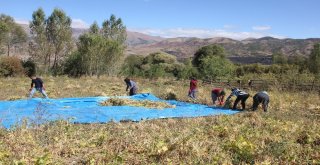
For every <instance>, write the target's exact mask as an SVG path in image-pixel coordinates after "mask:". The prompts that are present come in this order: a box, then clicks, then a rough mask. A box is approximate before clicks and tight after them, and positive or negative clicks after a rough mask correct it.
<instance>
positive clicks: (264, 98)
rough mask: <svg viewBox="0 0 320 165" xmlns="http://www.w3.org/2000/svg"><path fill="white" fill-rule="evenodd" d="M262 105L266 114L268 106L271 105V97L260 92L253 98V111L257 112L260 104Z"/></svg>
mask: <svg viewBox="0 0 320 165" xmlns="http://www.w3.org/2000/svg"><path fill="white" fill-rule="evenodd" d="M260 103H262V107H263V110H264V111H265V112H267V111H268V104H269V96H268V95H267V94H265V93H262V92H259V93H257V94H255V95H254V96H253V105H252V109H253V110H254V111H255V110H257V108H258V106H259V104H260Z"/></svg>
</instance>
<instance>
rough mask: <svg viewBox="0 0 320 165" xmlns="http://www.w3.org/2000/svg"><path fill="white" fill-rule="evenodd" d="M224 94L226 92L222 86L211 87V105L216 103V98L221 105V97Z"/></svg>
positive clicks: (222, 97)
mask: <svg viewBox="0 0 320 165" xmlns="http://www.w3.org/2000/svg"><path fill="white" fill-rule="evenodd" d="M225 95H226V92H225V91H224V89H223V88H213V89H212V91H211V98H212V103H213V105H215V104H216V101H217V100H218V102H219V105H223V103H224V102H223V99H224V96H225Z"/></svg>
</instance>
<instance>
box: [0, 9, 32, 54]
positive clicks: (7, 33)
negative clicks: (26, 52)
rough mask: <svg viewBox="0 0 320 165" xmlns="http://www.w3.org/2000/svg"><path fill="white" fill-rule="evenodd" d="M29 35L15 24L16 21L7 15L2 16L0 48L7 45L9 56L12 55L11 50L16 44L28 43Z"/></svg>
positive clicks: (0, 16) (0, 20)
mask: <svg viewBox="0 0 320 165" xmlns="http://www.w3.org/2000/svg"><path fill="white" fill-rule="evenodd" d="M26 40H27V34H26V32H25V31H24V30H23V29H22V27H21V26H19V25H18V24H17V23H15V22H14V19H13V18H12V17H10V16H7V15H5V14H1V15H0V46H1V45H5V46H6V49H7V55H8V56H9V55H10V48H11V47H12V46H14V45H15V44H19V43H23V42H26Z"/></svg>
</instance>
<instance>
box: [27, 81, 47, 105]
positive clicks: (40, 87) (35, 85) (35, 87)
mask: <svg viewBox="0 0 320 165" xmlns="http://www.w3.org/2000/svg"><path fill="white" fill-rule="evenodd" d="M30 78H31V88H30V90H29V92H30V93H29V99H31V98H32V97H33V94H34V93H35V92H36V91H39V92H40V93H41V94H42V95H43V97H45V98H46V99H48V95H47V93H46V91H45V88H44V84H43V81H42V79H41V78H39V77H36V76H34V75H33V76H31V77H30Z"/></svg>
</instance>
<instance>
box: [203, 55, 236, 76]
mask: <svg viewBox="0 0 320 165" xmlns="http://www.w3.org/2000/svg"><path fill="white" fill-rule="evenodd" d="M201 63H202V65H201V66H200V67H199V68H198V69H199V70H200V72H201V74H202V75H203V76H204V77H206V78H209V79H215V78H217V77H229V76H232V75H233V72H234V66H233V64H232V63H231V62H230V61H229V60H227V59H225V58H222V57H220V56H211V57H210V56H209V57H205V58H202V59H201Z"/></svg>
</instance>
